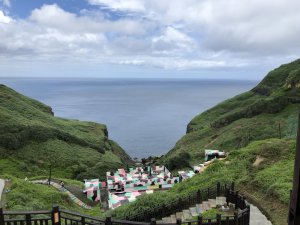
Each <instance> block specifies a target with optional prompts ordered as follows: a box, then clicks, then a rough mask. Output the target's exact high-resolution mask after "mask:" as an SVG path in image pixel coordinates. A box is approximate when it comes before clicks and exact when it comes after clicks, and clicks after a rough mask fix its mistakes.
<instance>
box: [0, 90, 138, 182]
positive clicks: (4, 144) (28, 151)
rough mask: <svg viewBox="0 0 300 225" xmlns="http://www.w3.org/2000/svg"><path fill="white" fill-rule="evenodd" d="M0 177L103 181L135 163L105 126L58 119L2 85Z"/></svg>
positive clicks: (33, 102)
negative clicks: (42, 177)
mask: <svg viewBox="0 0 300 225" xmlns="http://www.w3.org/2000/svg"><path fill="white" fill-rule="evenodd" d="M0 156H1V158H0V165H1V174H10V175H13V176H16V177H26V176H27V177H32V176H43V175H48V173H49V166H50V165H51V166H52V170H53V171H52V173H53V176H57V177H61V178H71V179H82V178H97V177H100V178H104V177H105V172H106V171H109V170H115V169H117V168H119V167H122V166H125V165H126V164H130V163H132V161H131V159H130V157H129V156H128V155H127V153H126V152H125V151H124V150H123V149H122V148H121V147H120V146H119V145H118V144H117V143H115V142H114V141H112V140H110V139H109V138H108V131H107V128H106V126H105V125H103V124H98V123H94V122H82V121H78V120H68V119H63V118H58V117H55V116H54V115H53V112H52V109H51V107H49V106H47V105H44V104H43V103H41V102H38V101H36V100H34V99H31V98H28V97H25V96H23V95H21V94H19V93H17V92H16V91H14V90H12V89H11V88H9V87H7V86H5V85H0Z"/></svg>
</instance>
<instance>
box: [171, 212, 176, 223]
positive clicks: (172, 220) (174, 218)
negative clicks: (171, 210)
mask: <svg viewBox="0 0 300 225" xmlns="http://www.w3.org/2000/svg"><path fill="white" fill-rule="evenodd" d="M171 223H176V215H175V214H172V215H171Z"/></svg>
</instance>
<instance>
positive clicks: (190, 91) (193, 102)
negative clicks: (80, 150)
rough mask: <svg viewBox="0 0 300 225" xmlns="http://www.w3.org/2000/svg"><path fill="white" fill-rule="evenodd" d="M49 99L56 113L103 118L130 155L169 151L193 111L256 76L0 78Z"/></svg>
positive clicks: (238, 89)
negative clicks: (247, 77)
mask: <svg viewBox="0 0 300 225" xmlns="http://www.w3.org/2000/svg"><path fill="white" fill-rule="evenodd" d="M0 83H3V84H5V85H8V86H9V87H11V88H13V89H15V90H16V91H18V92H20V93H22V94H24V95H26V96H29V97H32V98H34V99H37V100H39V101H42V102H43V103H45V104H47V105H50V106H51V107H52V109H53V112H54V114H55V115H56V116H58V117H65V118H70V119H79V120H85V121H95V122H99V123H103V124H106V125H107V127H108V131H109V137H110V138H111V139H113V140H115V141H116V142H118V143H119V144H120V145H121V146H122V147H123V148H124V149H125V150H126V151H127V152H128V153H129V154H130V156H131V157H137V158H142V157H148V156H150V155H152V156H154V155H156V156H159V155H163V154H165V153H166V152H168V151H169V150H170V149H171V148H172V147H173V146H174V145H175V143H176V141H178V140H179V139H180V138H181V137H182V136H183V135H184V134H185V132H186V126H187V124H188V123H189V121H190V120H191V119H193V117H195V116H196V115H197V114H199V113H201V112H203V111H205V110H207V109H209V108H210V107H213V106H214V105H216V104H218V103H220V102H221V101H223V100H225V99H227V98H230V97H233V96H235V95H237V94H240V93H242V92H244V91H248V90H250V89H251V88H253V87H254V86H255V85H256V84H257V81H237V80H200V79H199V80H192V79H92V78H86V79H73V78H72V79H71V78H55V79H54V78H0Z"/></svg>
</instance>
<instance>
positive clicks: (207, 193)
mask: <svg viewBox="0 0 300 225" xmlns="http://www.w3.org/2000/svg"><path fill="white" fill-rule="evenodd" d="M207 199H209V188H207Z"/></svg>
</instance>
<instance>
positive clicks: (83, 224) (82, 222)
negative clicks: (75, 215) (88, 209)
mask: <svg viewBox="0 0 300 225" xmlns="http://www.w3.org/2000/svg"><path fill="white" fill-rule="evenodd" d="M81 225H85V217H83V216H82V217H81Z"/></svg>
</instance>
